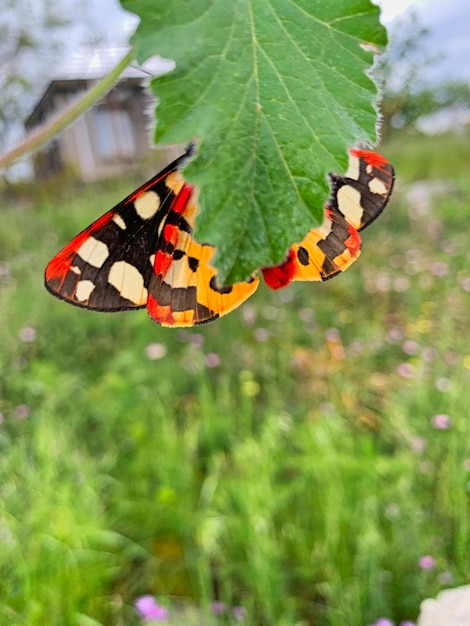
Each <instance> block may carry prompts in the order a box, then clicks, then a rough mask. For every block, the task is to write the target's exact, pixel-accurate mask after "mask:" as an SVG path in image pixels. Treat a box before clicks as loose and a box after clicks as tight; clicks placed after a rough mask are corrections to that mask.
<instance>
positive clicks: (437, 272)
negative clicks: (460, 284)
mask: <svg viewBox="0 0 470 626" xmlns="http://www.w3.org/2000/svg"><path fill="white" fill-rule="evenodd" d="M448 272H449V266H448V265H447V263H444V262H443V261H435V262H434V263H432V264H431V274H433V276H447V274H448Z"/></svg>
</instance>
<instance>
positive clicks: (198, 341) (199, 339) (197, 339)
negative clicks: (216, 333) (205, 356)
mask: <svg viewBox="0 0 470 626" xmlns="http://www.w3.org/2000/svg"><path fill="white" fill-rule="evenodd" d="M203 343H204V335H201V333H194V334H192V335H191V345H192V346H194V347H195V348H201V347H202V344H203Z"/></svg>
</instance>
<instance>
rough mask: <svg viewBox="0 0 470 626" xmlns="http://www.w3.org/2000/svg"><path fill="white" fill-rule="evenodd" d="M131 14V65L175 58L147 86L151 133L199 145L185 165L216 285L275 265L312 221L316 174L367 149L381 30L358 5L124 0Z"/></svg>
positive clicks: (318, 193) (322, 175) (319, 192)
mask: <svg viewBox="0 0 470 626" xmlns="http://www.w3.org/2000/svg"><path fill="white" fill-rule="evenodd" d="M121 4H122V6H123V7H124V8H125V9H127V10H129V11H133V12H134V13H136V14H137V15H139V16H140V18H141V22H140V24H139V26H138V28H137V30H136V32H135V34H134V35H133V37H132V40H131V41H132V43H133V44H134V46H135V48H136V54H137V58H138V60H139V61H140V62H143V61H144V60H145V59H147V58H149V57H150V56H152V55H156V54H159V55H160V56H162V57H166V58H170V59H173V60H174V61H175V62H176V69H175V70H174V71H173V72H171V73H169V74H167V75H165V76H161V77H158V78H156V79H154V80H153V81H152V89H153V91H154V93H155V95H156V97H157V99H158V101H159V105H158V110H157V126H156V133H155V139H156V141H157V142H159V143H185V142H188V141H190V140H191V139H193V138H197V139H199V143H198V153H197V156H196V158H195V159H194V160H193V161H192V162H191V163H190V164H189V165H188V166H187V167H186V168H185V170H184V175H185V178H186V179H187V180H189V181H190V182H192V183H194V184H195V185H197V187H198V189H199V205H200V209H199V213H198V217H197V225H196V233H195V235H196V238H197V239H198V241H204V242H208V243H211V244H213V245H214V246H216V248H217V256H216V259H215V264H216V266H217V268H218V270H219V277H220V278H221V282H224V283H230V282H234V281H237V280H243V279H245V278H246V277H247V276H249V275H250V274H251V273H252V271H253V270H256V269H257V268H259V267H260V266H263V265H275V264H277V263H280V262H281V261H282V260H283V258H284V256H285V254H286V251H287V249H288V248H289V246H290V245H291V244H292V243H293V242H295V241H301V240H302V239H303V237H304V236H305V235H306V233H307V232H308V230H309V229H310V228H312V227H315V226H317V225H318V224H319V223H320V222H321V221H322V215H323V205H324V202H325V200H326V199H327V197H328V181H327V173H328V172H329V171H335V172H343V171H344V170H345V168H346V164H347V149H348V148H349V147H351V146H352V145H354V144H355V143H357V142H358V141H359V142H362V143H366V144H373V143H375V141H376V124H377V111H376V108H375V106H374V100H375V98H376V96H377V88H376V86H375V84H374V82H373V81H372V79H371V78H370V76H368V75H367V74H366V71H367V70H368V69H369V68H370V66H371V64H372V62H373V57H374V54H373V52H372V51H371V50H370V49H365V47H364V46H362V45H361V44H363V43H364V42H367V43H370V44H373V45H375V46H381V45H384V44H385V43H386V33H385V30H384V28H383V27H382V26H381V25H380V23H379V8H378V7H377V6H376V5H374V4H372V3H371V2H370V1H369V0H335V1H334V2H326V1H325V0H230V1H229V0H191V1H188V0H180V1H177V0H121Z"/></svg>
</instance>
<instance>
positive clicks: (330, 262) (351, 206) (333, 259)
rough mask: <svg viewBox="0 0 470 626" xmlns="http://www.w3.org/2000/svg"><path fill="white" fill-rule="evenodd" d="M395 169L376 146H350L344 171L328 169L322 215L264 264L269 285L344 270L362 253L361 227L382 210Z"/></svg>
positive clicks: (324, 276) (328, 275) (325, 276)
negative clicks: (277, 258) (279, 258)
mask: <svg viewBox="0 0 470 626" xmlns="http://www.w3.org/2000/svg"><path fill="white" fill-rule="evenodd" d="M394 176H395V175H394V170H393V167H392V166H391V165H390V163H389V162H388V161H387V160H386V159H385V158H384V157H383V156H382V155H380V154H378V153H377V152H371V151H369V150H350V151H349V167H348V171H347V172H346V174H345V175H344V176H339V175H337V174H330V186H331V193H330V197H329V199H328V201H327V203H326V204H325V218H324V220H323V223H322V224H321V226H319V227H318V228H313V229H312V230H310V231H309V232H308V233H307V236H306V237H305V238H304V239H303V241H301V242H300V243H296V244H294V245H293V246H291V248H290V249H289V252H288V254H287V256H286V259H285V260H284V261H283V263H281V264H280V265H277V266H275V267H267V268H262V274H263V278H264V280H265V282H266V284H267V285H268V286H269V287H271V288H272V289H280V288H281V287H285V286H286V285H288V284H289V283H290V282H292V281H293V280H312V281H314V280H328V279H329V278H333V276H337V275H338V274H339V273H341V272H344V271H345V270H346V269H347V268H348V267H349V266H350V265H351V264H352V263H354V261H355V260H356V259H357V258H358V257H359V255H360V253H361V237H360V235H359V232H360V231H361V230H363V229H364V228H367V226H369V224H371V223H372V222H373V221H374V220H375V219H376V218H377V217H378V216H379V215H380V214H381V213H382V211H383V210H384V208H385V207H386V205H387V202H388V200H389V198H390V194H391V193H392V190H393V183H394Z"/></svg>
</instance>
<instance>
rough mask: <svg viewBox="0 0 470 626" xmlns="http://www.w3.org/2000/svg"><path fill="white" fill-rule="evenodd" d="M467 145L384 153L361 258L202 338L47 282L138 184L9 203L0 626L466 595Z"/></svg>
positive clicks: (351, 622) (272, 619)
mask: <svg viewBox="0 0 470 626" xmlns="http://www.w3.org/2000/svg"><path fill="white" fill-rule="evenodd" d="M464 146H468V136H467V137H465V138H459V137H450V136H448V137H444V138H432V139H430V138H421V137H405V136H397V138H395V139H394V140H393V141H392V142H391V143H390V145H387V146H384V147H383V148H382V149H381V151H383V152H384V154H386V155H387V156H388V157H389V158H390V160H391V161H392V162H393V163H394V164H395V166H396V169H397V172H398V182H397V188H396V191H395V194H394V197H393V199H392V202H391V204H390V207H389V208H387V210H386V212H385V213H384V215H383V216H382V217H381V218H380V219H379V220H378V222H377V223H376V224H374V225H373V226H372V227H371V228H370V229H369V230H367V231H366V232H365V233H364V248H363V253H362V256H361V259H360V260H359V262H358V263H357V264H355V265H354V266H353V267H352V268H351V269H350V270H348V272H346V273H345V274H344V275H342V276H340V277H339V278H337V279H335V280H333V281H330V282H328V283H325V284H320V285H317V284H312V285H309V284H301V285H294V286H291V287H289V288H288V289H287V290H284V291H281V292H279V293H275V292H270V291H269V290H268V289H267V288H265V287H261V288H260V289H259V290H258V293H257V294H255V296H254V297H253V298H251V299H250V300H249V301H248V302H247V303H246V304H245V305H243V306H242V307H241V308H240V309H238V310H237V311H236V312H234V313H232V314H230V315H229V316H227V317H226V318H223V319H221V320H219V321H217V322H216V323H214V324H210V325H208V326H203V327H198V328H196V329H192V330H169V329H162V328H160V327H158V326H155V325H153V324H152V323H151V322H150V321H149V320H148V318H147V316H146V313H145V312H144V311H139V312H133V313H123V314H110V315H100V314H94V313H90V312H87V311H83V310H80V309H77V308H73V307H70V306H67V305H66V304H64V303H62V302H60V301H58V300H55V299H53V298H51V297H50V296H49V294H47V292H46V291H45V290H44V288H43V284H42V282H43V279H42V275H43V268H44V266H45V265H46V263H47V261H48V260H49V258H50V257H51V256H52V255H53V254H54V253H55V252H56V251H57V250H58V249H59V248H60V247H61V246H62V245H63V244H65V243H66V242H67V241H68V240H69V239H70V238H71V237H72V236H73V235H75V234H76V233H77V232H78V231H79V230H81V229H82V228H83V227H84V226H86V225H87V224H88V223H89V222H91V221H92V220H93V219H95V218H96V217H98V216H99V215H100V214H101V213H103V212H104V211H105V210H107V209H108V208H109V207H111V206H112V205H113V204H115V203H116V202H117V201H118V200H120V199H121V198H122V197H124V196H125V195H126V194H127V193H128V192H129V190H130V189H131V188H132V185H133V182H127V183H125V182H121V183H120V184H119V185H115V186H111V185H109V184H108V185H101V186H100V185H98V186H89V187H85V188H71V189H69V190H68V191H65V192H64V191H63V190H62V191H60V190H59V191H55V190H52V191H53V192H52V193H48V194H45V193H40V192H39V191H38V192H37V193H36V192H35V190H33V192H31V194H30V197H29V198H23V199H22V200H21V201H19V200H18V199H16V200H14V201H13V200H12V201H10V202H6V201H5V200H4V201H3V212H2V228H1V231H0V345H1V349H0V373H1V376H0V411H1V412H2V415H3V422H2V423H1V424H0V489H1V498H0V537H1V539H2V550H1V551H0V580H1V582H0V589H1V591H0V622H1V623H8V624H11V625H13V626H15V625H18V626H20V625H21V626H23V625H24V624H28V625H30V626H35V625H38V626H39V625H43V624H45V623H47V624H50V625H51V626H55V625H57V626H58V625H62V624H77V625H79V626H89V625H91V624H95V625H96V624H106V625H107V624H110V625H113V626H114V625H125V626H127V625H134V624H138V623H139V619H138V617H137V614H136V613H135V610H134V609H133V602H134V601H135V599H136V598H137V597H138V596H140V595H143V594H147V593H150V594H154V595H156V596H158V598H159V600H160V601H161V602H163V603H166V604H167V605H168V606H169V607H170V609H171V611H170V614H171V615H173V617H172V620H173V621H172V622H171V623H174V624H188V623H190V618H189V617H181V611H183V609H185V610H186V611H189V613H190V612H191V611H193V612H194V611H195V613H194V614H195V615H196V617H194V623H195V624H196V623H204V624H212V623H214V624H216V623H232V622H233V623H236V620H235V618H234V617H232V618H230V617H226V618H224V619H225V621H224V620H223V619H222V618H219V621H217V619H216V618H215V617H214V616H211V615H210V603H211V602H213V601H214V600H220V601H222V602H224V603H225V604H226V605H227V606H230V607H233V606H243V607H244V608H245V609H246V611H247V618H246V621H245V623H247V624H254V625H255V624H256V625H257V624H263V625H273V626H278V625H280V626H282V625H286V626H287V625H289V626H291V625H294V624H297V625H300V624H309V625H310V624H311V625H315V626H324V625H329V626H343V625H345V624H348V626H362V625H365V624H368V623H370V622H373V621H374V620H375V619H377V618H378V617H379V616H388V617H389V618H391V619H394V620H395V621H396V622H399V621H400V620H405V619H414V618H415V617H416V615H417V613H418V610H419V604H420V602H421V601H422V600H423V599H424V598H426V597H428V596H432V595H434V594H435V593H436V592H437V591H438V590H439V589H440V588H442V587H443V586H447V585H451V586H456V585H458V584H462V583H464V582H468V577H469V571H468V561H469V558H468V557H469V547H470V546H469V522H468V512H469V510H468V507H469V505H468V493H469V484H470V482H469V478H470V477H469V471H470V469H469V468H470V465H469V464H470V461H469V459H470V446H469V441H470V425H469V420H468V406H469V398H470V394H469V392H468V385H469V372H470V348H469V346H468V343H467V341H468V336H469V330H470V323H469V316H468V310H469V305H470V263H469V259H468V252H467V250H468V233H467V215H468V206H469V200H470V185H469V183H468V165H469V164H468V149H467V151H465V150H464V148H463V147H464ZM419 179H421V180H422V181H424V185H422V186H421V188H420V191H419V193H418V195H417V193H416V185H415V187H413V188H412V187H411V184H412V183H415V182H416V181H417V180H419ZM438 179H439V180H440V181H443V184H440V185H437V186H436V181H437V180H438ZM152 356H156V357H158V358H152ZM439 414H447V415H449V416H450V418H451V426H450V428H447V429H438V428H436V427H434V426H433V424H432V418H433V416H435V415H439ZM424 555H431V556H433V558H434V559H435V567H434V568H433V569H432V570H428V571H425V570H423V569H421V568H420V567H419V564H418V563H419V559H420V558H421V557H422V556H424ZM189 613H185V615H186V616H187V615H189ZM201 614H202V615H203V617H201ZM191 615H192V613H191ZM191 619H193V618H191ZM230 619H231V620H232V622H231V621H230ZM198 620H199V621H198ZM191 623H193V622H191Z"/></svg>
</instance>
